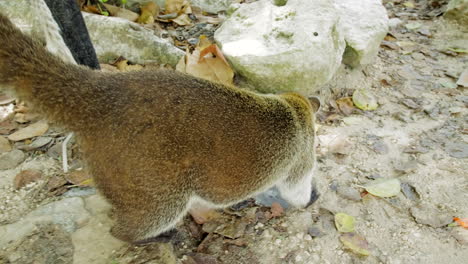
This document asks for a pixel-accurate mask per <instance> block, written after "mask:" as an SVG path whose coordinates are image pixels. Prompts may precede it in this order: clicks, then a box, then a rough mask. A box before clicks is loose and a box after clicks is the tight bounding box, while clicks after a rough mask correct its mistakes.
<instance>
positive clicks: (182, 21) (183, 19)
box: [172, 14, 192, 26]
mask: <svg viewBox="0 0 468 264" xmlns="http://www.w3.org/2000/svg"><path fill="white" fill-rule="evenodd" d="M172 22H174V23H176V24H177V25H179V26H187V25H192V20H191V19H190V18H189V16H188V15H187V14H182V15H180V16H178V17H177V18H175V19H173V20H172Z"/></svg>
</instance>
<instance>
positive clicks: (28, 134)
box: [8, 121, 49, 141]
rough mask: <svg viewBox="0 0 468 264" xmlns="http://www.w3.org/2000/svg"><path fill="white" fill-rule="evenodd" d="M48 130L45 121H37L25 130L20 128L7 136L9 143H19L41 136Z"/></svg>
mask: <svg viewBox="0 0 468 264" xmlns="http://www.w3.org/2000/svg"><path fill="white" fill-rule="evenodd" d="M48 129H49V125H48V124H47V122H45V121H39V122H36V123H34V124H32V125H29V126H27V127H25V128H22V129H20V130H18V131H16V132H15V133H13V134H11V135H9V136H8V139H9V140H11V141H20V140H25V139H28V138H33V137H37V136H42V135H43V134H44V133H45V132H46V131H47V130H48Z"/></svg>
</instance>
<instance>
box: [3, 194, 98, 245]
mask: <svg viewBox="0 0 468 264" xmlns="http://www.w3.org/2000/svg"><path fill="white" fill-rule="evenodd" d="M89 216H90V215H89V213H88V212H87V211H86V209H85V208H84V202H83V200H82V199H81V198H78V197H72V198H66V199H63V200H60V201H56V202H52V203H49V204H46V205H43V206H41V207H38V208H37V209H35V210H34V211H32V212H30V213H29V214H27V215H26V216H25V217H24V218H23V219H21V220H20V221H18V222H15V223H12V224H7V225H3V226H0V248H2V247H5V246H6V245H8V244H9V243H12V242H14V241H20V240H22V239H23V238H24V237H26V236H28V235H30V234H31V233H32V232H34V230H36V229H37V226H38V225H39V224H49V223H52V224H57V225H60V226H62V228H63V229H64V230H65V231H67V232H70V233H72V232H74V231H75V230H76V229H77V228H79V227H81V226H83V225H84V224H85V223H86V222H87V221H88V220H89Z"/></svg>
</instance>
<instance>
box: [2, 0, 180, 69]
mask: <svg viewBox="0 0 468 264" xmlns="http://www.w3.org/2000/svg"><path fill="white" fill-rule="evenodd" d="M29 2H30V1H29V0H15V1H0V10H2V11H3V12H6V14H7V15H8V17H10V18H11V19H12V21H13V22H14V23H15V24H16V25H18V26H19V27H20V28H21V29H22V30H23V31H24V32H26V33H30V34H31V33H34V37H38V38H43V36H41V35H44V32H43V31H44V25H42V24H41V23H39V22H46V21H47V22H48V23H50V22H53V23H55V22H54V20H53V18H52V16H51V14H50V11H48V9H47V8H45V9H44V8H43V7H44V6H45V4H44V5H40V6H39V7H40V8H38V7H37V5H38V4H39V3H42V1H33V3H34V4H35V6H32V5H30V4H29ZM45 7H46V6H45ZM82 14H83V16H84V18H85V22H86V25H87V27H88V31H89V34H90V37H91V40H92V42H93V45H94V48H95V50H96V53H97V56H98V58H99V60H100V61H101V62H109V61H111V60H113V59H115V58H117V57H119V56H124V57H125V58H127V59H129V60H131V61H132V62H135V63H150V62H157V63H161V64H169V65H172V66H175V65H176V64H177V62H178V61H179V59H180V57H181V56H183V55H184V52H183V51H181V50H179V49H178V48H176V47H175V46H174V45H172V44H171V43H170V42H169V41H167V40H165V39H162V38H159V37H158V36H156V35H154V33H153V31H151V30H149V29H145V28H143V27H142V26H140V25H138V24H136V23H133V22H130V21H128V20H124V19H121V18H117V17H106V16H100V15H93V14H89V13H84V12H83V13H82ZM38 18H40V19H38ZM55 24H56V23H55ZM57 28H58V26H57ZM47 30H50V28H48V29H47ZM57 35H59V34H57ZM61 45H62V48H63V49H67V48H66V46H65V44H64V43H63V40H62V43H61ZM62 57H63V56H62Z"/></svg>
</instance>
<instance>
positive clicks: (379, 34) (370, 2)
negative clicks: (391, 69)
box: [335, 0, 389, 66]
mask: <svg viewBox="0 0 468 264" xmlns="http://www.w3.org/2000/svg"><path fill="white" fill-rule="evenodd" d="M335 4H336V7H337V9H338V11H339V14H340V24H341V29H342V30H343V33H344V38H345V41H346V45H347V46H346V50H345V53H344V54H343V62H344V63H345V64H348V65H351V66H357V65H363V64H369V63H372V62H373V61H374V58H375V56H376V55H377V52H378V50H379V47H380V42H381V41H382V40H383V38H384V37H385V35H387V32H388V21H389V19H388V15H387V10H386V9H385V7H384V6H383V5H382V2H381V0H337V1H336V2H335ZM356 18H359V19H356Z"/></svg>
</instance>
